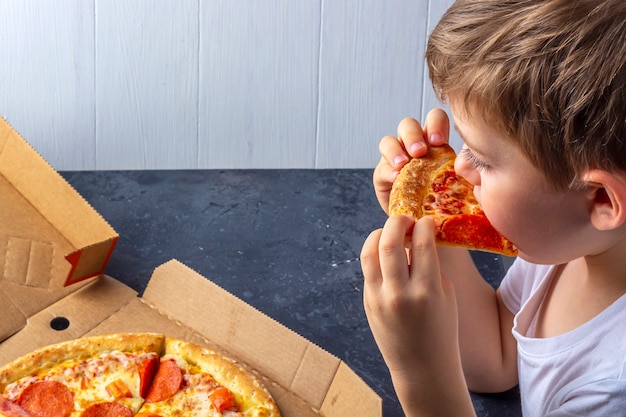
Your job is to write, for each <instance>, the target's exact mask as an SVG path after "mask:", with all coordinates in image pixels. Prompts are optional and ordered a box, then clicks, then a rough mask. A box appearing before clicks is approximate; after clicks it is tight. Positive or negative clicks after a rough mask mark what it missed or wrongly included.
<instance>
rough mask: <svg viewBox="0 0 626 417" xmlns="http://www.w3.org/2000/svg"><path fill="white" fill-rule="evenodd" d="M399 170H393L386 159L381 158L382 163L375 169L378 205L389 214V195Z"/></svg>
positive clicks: (375, 189)
mask: <svg viewBox="0 0 626 417" xmlns="http://www.w3.org/2000/svg"><path fill="white" fill-rule="evenodd" d="M398 172H399V171H397V170H395V169H393V168H392V167H391V166H390V165H389V164H387V162H386V161H385V160H384V158H381V162H380V163H379V164H378V165H377V166H376V168H375V169H374V175H373V178H372V182H373V183H374V192H375V193H376V198H377V199H378V203H379V204H380V206H381V207H382V209H383V210H384V211H385V213H388V212H389V210H388V208H389V193H390V192H391V187H392V185H393V182H394V181H395V179H396V177H397V176H398Z"/></svg>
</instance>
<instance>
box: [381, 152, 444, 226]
mask: <svg viewBox="0 0 626 417" xmlns="http://www.w3.org/2000/svg"><path fill="white" fill-rule="evenodd" d="M455 158H456V154H455V153H454V150H453V149H452V148H451V147H450V146H448V145H443V146H436V147H434V146H431V147H429V148H428V152H427V153H426V155H424V157H421V158H413V159H411V160H410V161H409V162H408V163H407V164H406V165H405V166H404V167H403V168H402V170H401V171H400V173H399V174H398V177H397V178H396V180H395V181H394V184H393V187H392V189H391V193H390V194H389V214H390V215H394V214H400V215H404V216H409V217H412V218H414V219H419V218H421V217H422V216H423V215H424V211H423V201H424V197H426V195H427V194H428V188H429V187H430V183H431V174H432V173H433V172H435V171H437V170H438V169H439V168H440V167H441V166H442V165H444V164H446V163H447V162H449V161H454V159H455Z"/></svg>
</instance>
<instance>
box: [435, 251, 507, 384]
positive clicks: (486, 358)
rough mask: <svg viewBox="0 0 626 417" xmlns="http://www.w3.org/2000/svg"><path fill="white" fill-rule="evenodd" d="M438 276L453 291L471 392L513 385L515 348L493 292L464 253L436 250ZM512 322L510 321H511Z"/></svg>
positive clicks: (467, 254)
mask: <svg viewBox="0 0 626 417" xmlns="http://www.w3.org/2000/svg"><path fill="white" fill-rule="evenodd" d="M439 256H440V263H441V268H442V274H444V275H445V276H446V277H448V278H449V279H450V280H451V281H452V283H453V285H454V287H455V293H456V297H457V308H458V313H459V346H460V351H461V358H462V363H463V371H464V374H465V378H466V381H467V384H468V386H469V387H470V389H471V390H473V391H478V392H497V391H503V390H506V389H508V388H511V387H513V386H514V385H515V384H516V382H517V368H516V357H515V354H514V352H515V346H514V341H513V337H512V335H511V333H510V325H508V324H507V323H505V322H506V321H507V320H508V319H504V321H505V322H503V311H502V308H503V307H502V306H501V305H499V303H498V297H497V295H496V291H495V290H494V289H493V288H492V287H491V285H490V284H489V283H487V282H486V281H485V280H484V279H483V278H482V276H481V275H480V273H479V271H478V269H477V268H476V266H475V265H474V262H473V260H472V258H471V256H470V255H469V252H468V251H466V250H461V249H457V248H450V247H440V248H439ZM511 320H512V318H511Z"/></svg>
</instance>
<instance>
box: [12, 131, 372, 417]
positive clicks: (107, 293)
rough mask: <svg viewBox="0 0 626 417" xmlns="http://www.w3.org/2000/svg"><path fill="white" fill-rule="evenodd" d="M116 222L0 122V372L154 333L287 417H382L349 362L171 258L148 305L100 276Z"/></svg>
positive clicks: (156, 275)
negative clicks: (201, 355) (65, 344)
mask: <svg viewBox="0 0 626 417" xmlns="http://www.w3.org/2000/svg"><path fill="white" fill-rule="evenodd" d="M117 240H118V235H117V233H116V232H115V231H114V230H113V229H112V228H111V227H110V226H109V224H108V223H107V222H106V221H105V220H104V219H103V218H102V217H101V216H100V215H99V214H98V213H97V212H96V211H95V210H94V209H93V208H92V207H91V206H90V205H89V204H88V203H87V202H86V201H85V200H84V199H83V198H82V197H81V196H80V195H79V194H78V193H77V192H76V191H75V190H74V189H73V188H72V187H71V185H69V184H68V183H67V182H66V181H65V180H64V179H63V177H61V176H60V175H59V174H58V173H57V172H56V171H55V170H54V169H53V168H52V167H51V166H50V165H49V164H48V163H47V162H46V161H45V160H44V159H43V158H42V157H41V156H40V155H39V154H38V153H37V152H36V151H35V150H34V149H33V148H32V147H31V146H30V145H29V144H28V143H27V142H26V141H24V139H22V138H21V136H20V135H19V134H17V133H16V132H15V130H13V128H12V127H11V126H9V125H8V124H7V123H6V121H4V120H3V119H0V314H1V315H2V320H0V365H4V364H5V363H7V362H9V361H11V360H13V359H15V358H17V357H19V356H21V355H23V354H26V353H28V352H30V351H32V350H34V349H37V348H39V347H42V346H46V345H49V344H53V343H58V342H62V341H65V340H70V339H75V338H79V337H82V336H87V335H98V334H107V333H120V332H143V331H149V332H158V333H163V334H165V335H167V336H173V337H178V338H182V339H185V340H188V341H191V342H196V343H199V344H203V345H206V346H208V347H210V348H212V349H213V350H216V351H218V352H221V353H223V354H225V355H227V356H229V357H231V358H233V359H236V360H237V361H239V362H240V363H241V364H243V365H244V366H245V367H247V368H248V369H249V370H250V371H252V372H253V373H254V374H256V375H257V376H258V377H259V378H260V379H261V380H262V381H263V383H264V384H265V386H266V387H267V388H268V390H269V391H270V393H271V394H272V396H273V397H274V399H275V400H276V402H277V404H278V406H279V408H280V410H281V413H282V415H283V416H286V417H290V416H298V417H307V416H327V417H347V416H359V417H369V416H371V417H378V416H382V402H381V399H380V397H379V396H378V395H377V394H376V393H375V392H374V391H373V390H372V389H371V388H370V387H368V386H367V385H366V384H365V383H364V382H363V381H362V380H361V379H360V378H359V377H358V375H356V374H355V373H354V371H352V370H351V369H350V368H349V367H348V366H347V365H346V364H345V363H344V362H343V361H341V360H339V359H338V358H336V357H334V356H333V355H331V354H329V353H328V352H326V351H325V350H323V349H322V348H320V347H318V346H316V345H315V344H313V343H311V342H309V341H308V340H306V339H305V338H303V337H302V336H300V335H298V334H296V333H295V332H293V331H291V330H290V329H288V328H286V327H284V326H282V325H281V324H279V323H278V322H276V321H274V320H273V319H271V318H270V317H268V316H266V315H264V314H263V313H261V312H260V311H258V310H256V309H255V308H253V307H252V306H250V305H248V304H246V303H245V302H243V301H242V300H240V299H239V298H237V297H235V296H234V295H232V294H230V293H228V292H227V291H225V290H224V289H222V288H220V287H219V286H217V285H216V284H214V283H213V282H212V281H210V280H209V279H207V278H205V277H203V276H201V275H200V274H198V273H197V272H195V271H193V270H191V269H190V268H188V267H186V266H185V265H183V264H182V263H180V262H178V261H176V260H172V261H170V262H167V263H165V264H163V265H161V266H159V267H158V268H156V269H155V271H154V272H153V275H152V277H151V279H150V281H149V283H148V285H147V287H146V290H145V291H144V293H143V295H142V296H141V297H139V296H138V294H137V293H136V292H135V291H134V290H133V289H131V288H129V287H128V286H126V285H125V284H123V283H121V282H119V281H117V280H115V279H114V278H112V277H109V276H107V275H105V274H104V271H105V268H106V264H107V262H108V260H109V258H110V256H111V253H112V251H113V249H114V247H115V244H116V242H117Z"/></svg>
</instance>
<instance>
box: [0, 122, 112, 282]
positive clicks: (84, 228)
mask: <svg viewBox="0 0 626 417" xmlns="http://www.w3.org/2000/svg"><path fill="white" fill-rule="evenodd" d="M0 175H2V176H3V177H4V178H5V179H6V180H7V181H8V182H9V183H10V184H12V185H13V187H14V188H15V189H16V190H19V192H20V193H21V194H22V195H23V197H24V198H25V199H26V200H27V201H28V202H29V203H30V204H31V205H32V206H33V207H34V208H35V209H36V210H37V211H38V212H39V213H41V214H42V216H43V217H44V218H46V219H47V220H48V221H49V222H50V223H51V224H52V225H53V226H54V227H55V228H56V229H57V230H58V231H59V233H61V234H62V235H63V236H64V237H65V238H66V239H67V241H68V242H70V244H71V245H72V246H73V247H74V248H75V250H74V251H73V252H72V253H68V254H66V259H67V260H68V261H69V262H70V263H71V264H72V268H71V272H70V274H69V276H68V277H67V280H66V283H65V285H70V284H72V283H75V282H78V281H81V280H84V279H87V278H91V277H94V276H98V275H101V274H103V273H104V270H105V267H106V264H107V262H108V260H109V257H110V256H111V252H112V251H113V248H114V247H115V244H116V243H117V240H118V238H119V236H118V234H117V233H116V232H115V231H114V230H113V228H112V227H111V226H110V225H109V224H108V223H107V222H106V220H104V218H103V217H102V216H101V215H100V214H99V213H98V212H97V211H96V210H95V209H93V207H92V206H91V205H90V204H89V203H88V202H87V201H86V200H85V199H84V198H83V197H82V196H81V195H80V194H78V192H76V190H74V188H73V187H72V186H71V185H70V184H69V183H68V182H67V181H65V179H64V178H63V177H62V176H61V175H60V174H59V173H58V172H56V171H55V170H54V168H53V167H52V166H51V165H50V164H48V162H47V161H46V160H45V159H44V158H43V157H42V156H41V155H40V154H39V153H38V152H37V151H36V150H35V149H34V148H33V147H32V146H30V144H29V143H28V142H27V141H26V140H25V139H24V138H23V137H22V136H21V135H20V134H19V133H18V132H17V131H16V130H15V129H14V128H13V127H12V126H11V125H10V124H9V123H8V122H7V121H6V120H5V119H4V118H1V117H0ZM51 190H54V192H51ZM68 207H70V208H71V209H69V210H68Z"/></svg>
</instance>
